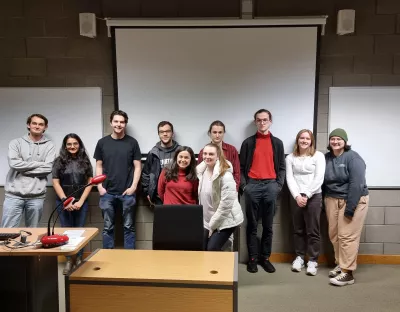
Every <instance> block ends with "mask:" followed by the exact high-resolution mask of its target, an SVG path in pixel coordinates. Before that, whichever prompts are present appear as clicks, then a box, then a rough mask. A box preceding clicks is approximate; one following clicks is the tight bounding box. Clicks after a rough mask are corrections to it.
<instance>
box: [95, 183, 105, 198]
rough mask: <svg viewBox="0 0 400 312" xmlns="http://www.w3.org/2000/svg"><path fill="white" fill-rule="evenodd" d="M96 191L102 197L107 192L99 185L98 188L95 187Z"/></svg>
mask: <svg viewBox="0 0 400 312" xmlns="http://www.w3.org/2000/svg"><path fill="white" fill-rule="evenodd" d="M97 189H98V190H99V194H100V196H103V195H104V194H105V193H107V190H106V189H105V188H104V187H103V186H101V185H99V186H98V187H97Z"/></svg>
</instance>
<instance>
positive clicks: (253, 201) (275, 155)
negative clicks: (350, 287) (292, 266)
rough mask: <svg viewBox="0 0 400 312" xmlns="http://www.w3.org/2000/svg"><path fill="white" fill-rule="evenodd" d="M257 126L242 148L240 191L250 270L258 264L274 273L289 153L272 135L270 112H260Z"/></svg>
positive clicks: (255, 270) (257, 115)
mask: <svg viewBox="0 0 400 312" xmlns="http://www.w3.org/2000/svg"><path fill="white" fill-rule="evenodd" d="M254 123H255V124H256V126H257V133H256V134H255V135H253V136H251V137H249V138H247V139H246V140H244V141H243V143H242V147H241V148H240V191H241V193H243V194H244V197H245V200H246V216H247V229H246V235H247V249H248V253H249V262H248V264H247V271H248V272H250V273H256V272H257V271H258V268H257V262H258V263H259V264H260V265H261V266H262V267H263V269H264V270H265V271H266V272H268V273H273V272H275V268H274V266H273V265H272V264H271V262H270V261H269V257H270V256H271V247H272V235H273V233H272V223H273V220H274V215H275V205H276V199H277V197H278V194H279V192H280V191H281V189H282V186H283V183H284V181H285V173H286V167H285V152H284V149H283V143H282V141H281V140H280V139H278V138H276V137H274V136H273V135H272V134H271V133H270V132H269V128H270V126H271V124H272V114H271V113H270V112H269V111H268V110H266V109H260V110H258V111H257V112H256V113H255V114H254ZM259 217H261V219H262V226H263V232H262V236H261V248H259V243H258V240H257V224H258V218H259ZM259 249H260V250H259Z"/></svg>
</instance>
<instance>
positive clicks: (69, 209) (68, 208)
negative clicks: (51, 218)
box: [64, 202, 74, 211]
mask: <svg viewBox="0 0 400 312" xmlns="http://www.w3.org/2000/svg"><path fill="white" fill-rule="evenodd" d="M64 210H67V211H72V210H74V208H73V207H72V202H71V203H69V204H68V206H67V207H64Z"/></svg>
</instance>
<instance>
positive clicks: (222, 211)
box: [196, 160, 243, 230]
mask: <svg viewBox="0 0 400 312" xmlns="http://www.w3.org/2000/svg"><path fill="white" fill-rule="evenodd" d="M228 163H229V165H230V168H229V169H228V170H227V171H226V172H225V174H224V175H223V176H220V174H219V172H220V171H219V160H218V161H217V163H216V164H215V167H214V172H213V175H212V178H211V179H212V206H213V208H214V209H215V213H214V215H213V216H212V217H211V220H210V222H209V226H210V229H211V230H223V229H227V228H232V227H235V226H238V225H240V224H242V223H243V212H242V207H241V206H240V203H239V200H238V193H237V191H236V182H235V180H234V179H233V174H232V173H233V170H232V164H231V163H230V162H228ZM206 169H207V165H206V164H205V162H204V161H203V162H201V163H200V164H199V165H198V166H197V167H196V172H197V177H198V178H199V194H200V192H201V185H202V182H203V174H204V172H205V171H206ZM199 197H200V196H199Z"/></svg>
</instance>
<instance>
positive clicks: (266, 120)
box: [256, 119, 271, 124]
mask: <svg viewBox="0 0 400 312" xmlns="http://www.w3.org/2000/svg"><path fill="white" fill-rule="evenodd" d="M270 121H271V120H269V119H256V123H258V124H260V123H268V122H270Z"/></svg>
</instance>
